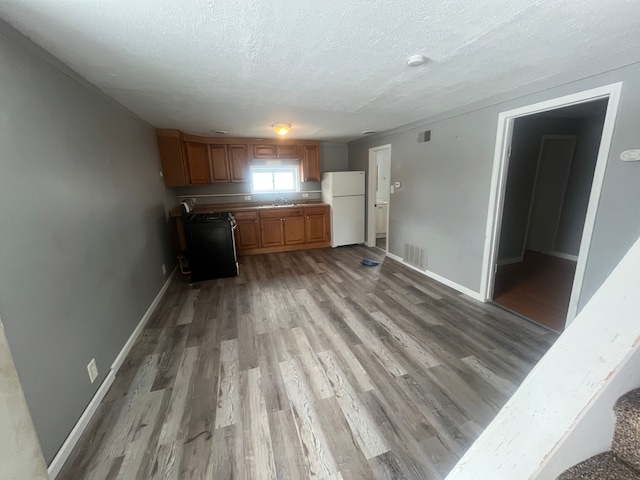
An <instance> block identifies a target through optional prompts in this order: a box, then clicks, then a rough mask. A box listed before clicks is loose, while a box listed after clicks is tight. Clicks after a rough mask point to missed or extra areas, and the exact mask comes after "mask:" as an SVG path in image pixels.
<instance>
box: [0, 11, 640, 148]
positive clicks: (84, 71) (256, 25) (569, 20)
mask: <svg viewBox="0 0 640 480" xmlns="http://www.w3.org/2000/svg"><path fill="white" fill-rule="evenodd" d="M0 16H1V17H2V18H4V19H5V20H6V21H8V22H9V23H10V24H11V25H13V26H14V27H15V28H17V29H18V30H20V31H21V32H22V33H24V34H26V35H27V36H28V37H30V38H31V39H33V40H34V41H35V42H36V43H38V44H39V45H41V46H42V47H44V48H45V49H46V50H48V51H49V52H51V53H52V54H53V55H55V56H56V57H58V58H59V59H61V60H62V61H63V62H65V63H66V64H67V65H69V66H70V67H71V68H72V69H74V70H76V71H77V72H79V73H80V74H81V75H82V76H84V77H85V78H87V79H88V80H90V81H91V82H93V83H94V84H96V85H97V86H98V87H99V88H101V89H102V90H103V91H104V92H106V93H107V94H108V95H110V96H112V97H114V98H115V99H116V100H118V101H119V102H121V103H122V104H124V105H125V106H127V107H128V108H129V109H131V110H133V111H134V112H136V113H137V114H138V115H139V116H140V117H142V118H144V119H145V120H147V121H149V122H150V123H151V124H153V125H155V126H157V127H169V128H171V127H173V128H180V129H182V130H184V131H187V132H192V133H205V134H206V133H209V131H210V130H226V131H228V132H229V134H230V135H234V136H259V137H270V136H274V134H273V132H271V130H270V127H269V125H270V124H271V123H274V122H290V123H292V124H293V128H292V130H291V133H290V136H291V137H293V138H311V139H325V140H345V139H353V138H357V137H360V136H361V135H360V132H362V131H363V130H377V131H382V130H386V129H390V128H393V127H397V126H399V125H403V124H406V123H410V122H413V121H416V120H420V119H423V118H426V117H429V116H431V115H435V114H438V113H441V112H444V111H447V110H450V109H452V108H455V107H458V106H461V105H464V104H467V103H470V102H474V101H477V100H481V99H483V98H487V97H490V96H493V95H495V94H498V93H501V92H504V91H507V90H511V89H513V88H516V87H518V86H522V85H525V84H528V83H531V82H533V81H536V80H540V79H544V78H547V77H550V76H553V75H556V74H560V73H563V72H567V71H575V72H581V73H582V74H589V73H597V72H598V71H601V70H602V69H603V68H611V67H614V66H618V65H623V64H628V63H632V62H637V61H640V35H639V34H638V31H639V30H640V1H638V0H550V1H531V0H529V1H527V0H419V1H416V0H395V1H388V0H387V1H382V0H319V1H318V0H315V1H308V0H267V1H265V0H225V1H212V0H209V1H207V0H179V1H178V0H135V1H132V0H110V1H104V0H2V1H0ZM417 53H422V54H424V55H426V56H427V57H428V58H429V59H430V62H429V63H428V64H426V65H424V66H422V67H418V68H410V67H407V66H406V63H405V62H406V58H407V57H408V56H409V55H412V54H417Z"/></svg>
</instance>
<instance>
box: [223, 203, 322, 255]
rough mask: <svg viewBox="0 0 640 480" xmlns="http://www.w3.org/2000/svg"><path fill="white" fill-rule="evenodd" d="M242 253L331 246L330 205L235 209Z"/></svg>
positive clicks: (237, 248) (250, 253)
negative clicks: (248, 209)
mask: <svg viewBox="0 0 640 480" xmlns="http://www.w3.org/2000/svg"><path fill="white" fill-rule="evenodd" d="M234 216H235V218H236V222H237V224H238V228H237V229H236V250H237V252H238V254H240V255H252V254H259V253H272V252H285V251H288V250H304V249H306V248H320V247H328V246H329V244H330V241H331V235H330V232H329V207H328V206H327V205H321V206H314V207H290V208H265V209H260V210H251V211H241V212H236V213H234Z"/></svg>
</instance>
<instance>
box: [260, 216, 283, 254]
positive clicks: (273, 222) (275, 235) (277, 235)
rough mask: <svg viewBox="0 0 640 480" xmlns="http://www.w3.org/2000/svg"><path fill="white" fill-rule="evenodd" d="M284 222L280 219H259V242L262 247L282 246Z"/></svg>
mask: <svg viewBox="0 0 640 480" xmlns="http://www.w3.org/2000/svg"><path fill="white" fill-rule="evenodd" d="M283 224H284V221H283V220H282V219H281V218H261V219H260V240H261V244H262V247H279V246H281V245H284V227H283Z"/></svg>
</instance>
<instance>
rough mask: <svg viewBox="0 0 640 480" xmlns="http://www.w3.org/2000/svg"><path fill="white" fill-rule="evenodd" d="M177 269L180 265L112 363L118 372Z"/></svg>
mask: <svg viewBox="0 0 640 480" xmlns="http://www.w3.org/2000/svg"><path fill="white" fill-rule="evenodd" d="M177 271H178V267H175V268H174V269H173V272H171V275H169V278H167V281H166V282H164V285H163V286H162V288H161V289H160V291H159V292H158V295H156V298H154V299H153V302H151V305H149V308H147V311H146V312H145V313H144V315H143V316H142V319H141V320H140V323H138V326H137V327H136V329H135V330H134V331H133V333H132V334H131V336H130V337H129V340H127V343H125V344H124V347H122V350H120V353H119V354H118V356H117V357H116V359H115V360H114V362H113V365H111V370H115V371H116V372H117V371H118V370H119V369H120V367H121V366H122V363H123V362H124V359H125V358H127V355H129V352H130V351H131V349H132V348H133V345H134V343H136V340H137V339H138V337H139V336H140V334H141V333H142V330H143V329H144V327H145V325H146V324H147V322H148V321H149V319H150V318H151V315H152V314H153V312H154V311H155V309H156V307H157V306H158V304H159V303H160V300H162V297H164V294H165V292H166V291H167V289H168V288H169V285H170V284H171V280H173V277H174V276H175V274H176V272H177Z"/></svg>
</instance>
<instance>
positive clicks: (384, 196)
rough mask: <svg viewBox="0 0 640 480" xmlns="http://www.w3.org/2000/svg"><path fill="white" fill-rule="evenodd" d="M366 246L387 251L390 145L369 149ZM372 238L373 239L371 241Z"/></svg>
mask: <svg viewBox="0 0 640 480" xmlns="http://www.w3.org/2000/svg"><path fill="white" fill-rule="evenodd" d="M369 172H370V174H371V177H370V180H369V202H370V206H371V207H372V208H370V209H369V216H368V222H369V227H368V232H367V233H368V235H367V238H368V240H369V241H368V242H367V245H368V246H371V247H373V246H375V247H378V248H380V249H382V250H384V251H385V252H388V251H389V202H390V200H391V195H390V193H391V191H390V189H391V145H382V146H380V147H375V148H371V149H369ZM371 239H374V241H371Z"/></svg>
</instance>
